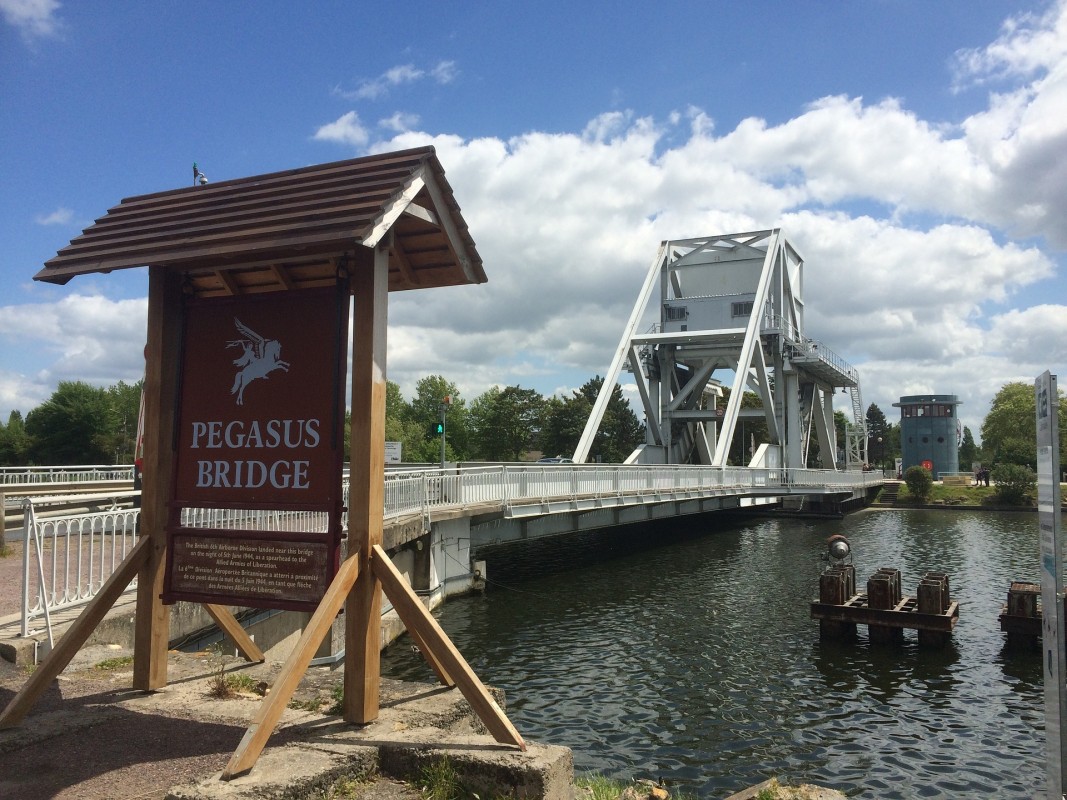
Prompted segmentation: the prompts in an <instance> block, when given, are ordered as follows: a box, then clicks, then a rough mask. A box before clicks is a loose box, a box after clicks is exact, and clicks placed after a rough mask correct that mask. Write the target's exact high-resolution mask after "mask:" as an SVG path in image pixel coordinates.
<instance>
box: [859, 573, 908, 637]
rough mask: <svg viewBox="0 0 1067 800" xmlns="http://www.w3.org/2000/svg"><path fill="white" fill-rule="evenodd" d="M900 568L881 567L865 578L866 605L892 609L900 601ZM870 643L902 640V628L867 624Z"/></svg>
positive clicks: (874, 607)
mask: <svg viewBox="0 0 1067 800" xmlns="http://www.w3.org/2000/svg"><path fill="white" fill-rule="evenodd" d="M900 597H901V592H900V570H897V569H891V568H886V567H883V568H882V569H879V570H878V571H877V572H876V573H874V574H873V575H872V576H871V577H870V578H869V579H868V580H867V606H868V608H873V609H880V610H884V609H889V610H891V609H893V608H895V607H896V605H897V604H898V603H899V602H900ZM867 632H868V634H869V635H870V638H871V642H872V643H876V642H877V643H883V644H891V643H894V642H900V641H903V640H904V629H903V628H892V627H889V626H888V625H868V626H867Z"/></svg>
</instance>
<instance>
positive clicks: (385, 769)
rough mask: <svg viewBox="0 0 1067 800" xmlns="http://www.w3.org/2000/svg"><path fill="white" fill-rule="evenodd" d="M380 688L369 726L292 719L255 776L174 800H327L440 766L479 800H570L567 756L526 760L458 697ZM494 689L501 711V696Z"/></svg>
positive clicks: (561, 751) (192, 789)
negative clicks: (365, 784)
mask: <svg viewBox="0 0 1067 800" xmlns="http://www.w3.org/2000/svg"><path fill="white" fill-rule="evenodd" d="M382 690H383V696H382V708H381V714H380V716H379V718H378V719H377V720H376V721H374V722H372V723H370V724H369V725H365V726H352V725H347V724H345V723H344V722H343V721H341V720H340V719H339V718H337V717H324V716H322V715H319V714H304V715H298V714H297V713H296V712H293V711H292V710H289V711H286V716H285V717H283V725H284V726H285V728H286V731H287V738H289V739H290V741H288V742H287V743H285V744H282V745H280V746H275V747H269V746H268V748H267V749H266V750H264V752H263V754H262V756H261V757H260V758H259V760H258V762H257V763H256V765H255V767H254V768H253V769H252V770H251V771H250V772H248V773H246V774H244V775H240V776H238V777H237V778H235V779H233V780H232V781H223V780H221V772H219V773H214V774H212V775H207V776H203V777H201V778H199V779H196V780H194V781H190V782H188V783H185V784H181V785H179V786H174V787H172V788H171V789H170V790H169V792H168V793H167V795H166V797H167V800H307V799H309V798H320V797H323V796H330V795H329V790H330V787H332V786H333V785H335V784H336V783H338V782H339V781H341V780H343V779H353V780H359V781H363V780H371V779H374V778H375V777H378V776H385V777H388V778H393V779H397V780H402V781H408V782H416V781H418V780H419V778H420V776H421V775H422V773H423V771H424V769H425V768H426V767H428V766H430V765H432V764H434V763H436V762H438V761H440V760H441V759H445V760H447V762H448V764H449V765H450V766H451V768H452V769H453V770H455V773H456V775H457V777H458V780H459V781H460V782H462V784H463V785H464V787H466V788H467V789H469V790H470V791H472V792H475V793H477V794H478V796H480V797H485V798H493V797H509V798H515V800H526V799H530V800H533V798H545V800H571V798H572V795H573V789H572V783H573V778H574V762H573V757H572V754H571V751H570V750H569V749H568V748H565V747H557V746H552V745H541V744H537V743H528V744H527V750H526V751H525V752H519V751H518V750H515V749H514V748H513V747H509V746H506V745H501V744H498V743H497V742H495V741H494V740H493V739H492V738H491V737H489V736H488V735H486V734H485V733H484V728H482V726H481V724H480V723H479V722H478V720H477V719H476V718H475V717H474V716H473V714H472V712H471V709H470V706H469V705H468V704H467V702H466V701H465V700H464V699H463V697H462V695H460V694H459V692H458V691H457V690H455V689H452V690H447V689H444V688H443V687H440V686H431V685H428V684H410V683H400V682H396V681H383V685H382ZM492 691H493V694H494V697H496V698H497V699H498V701H499V702H500V703H501V704H503V695H502V693H500V692H499V691H496V690H492ZM155 702H174V700H173V699H171V700H169V701H167V700H164V699H163V698H156V699H155V701H153V699H150V698H143V699H142V700H140V701H138V705H140V706H142V707H146V706H152V705H154V704H155ZM212 705H213V706H214V707H215V708H216V709H217V712H216V716H221V715H227V716H229V715H230V714H232V713H240V712H241V710H242V707H245V708H246V707H247V705H246V704H245V703H242V702H241V701H230V702H223V703H213V704H212ZM245 713H247V712H245ZM298 717H299V718H298ZM286 720H288V724H286ZM294 739H295V740H294ZM372 796H373V795H372Z"/></svg>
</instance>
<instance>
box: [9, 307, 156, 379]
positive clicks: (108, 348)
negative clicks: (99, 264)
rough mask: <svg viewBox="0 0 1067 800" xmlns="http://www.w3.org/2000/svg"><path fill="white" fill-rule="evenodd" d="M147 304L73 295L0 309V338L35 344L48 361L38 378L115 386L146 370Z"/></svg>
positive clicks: (138, 376)
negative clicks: (43, 352)
mask: <svg viewBox="0 0 1067 800" xmlns="http://www.w3.org/2000/svg"><path fill="white" fill-rule="evenodd" d="M147 313H148V302H147V300H145V299H135V300H109V299H108V298H106V297H103V296H102V295H82V294H72V295H68V296H67V297H64V298H63V299H62V300H60V301H58V302H55V303H34V304H27V305H20V306H3V307H0V339H7V340H10V341H11V342H21V343H25V342H31V341H32V342H35V343H39V344H40V345H42V346H43V347H44V349H45V350H46V351H47V352H48V353H49V354H50V355H51V358H52V362H51V363H50V364H49V366H48V367H47V369H46V370H45V372H44V373H42V374H41V375H39V376H38V377H40V378H42V379H43V378H47V379H49V380H51V381H60V380H84V381H90V382H100V383H114V382H116V381H118V380H126V381H131V380H139V379H140V377H141V373H142V372H143V371H144V355H143V353H144V344H145V325H146V323H147Z"/></svg>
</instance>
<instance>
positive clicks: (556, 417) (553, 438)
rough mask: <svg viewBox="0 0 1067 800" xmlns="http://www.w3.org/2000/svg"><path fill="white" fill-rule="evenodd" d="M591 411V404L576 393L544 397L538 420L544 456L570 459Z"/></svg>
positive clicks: (583, 396)
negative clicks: (543, 410) (540, 418)
mask: <svg viewBox="0 0 1067 800" xmlns="http://www.w3.org/2000/svg"><path fill="white" fill-rule="evenodd" d="M592 411H593V404H592V403H590V402H589V400H588V399H587V398H586V397H585V395H583V394H581V393H579V392H575V393H574V394H573V395H571V396H570V397H550V398H548V399H547V400H546V401H545V413H544V419H543V420H542V423H541V441H540V442H539V447H540V449H541V452H543V453H544V454H545V455H546V456H564V457H566V458H570V456H571V454H572V453H573V452H574V449H575V448H576V447H577V446H578V441H579V440H580V439H581V438H582V431H584V430H585V425H586V423H587V422H588V421H589V414H590V413H592Z"/></svg>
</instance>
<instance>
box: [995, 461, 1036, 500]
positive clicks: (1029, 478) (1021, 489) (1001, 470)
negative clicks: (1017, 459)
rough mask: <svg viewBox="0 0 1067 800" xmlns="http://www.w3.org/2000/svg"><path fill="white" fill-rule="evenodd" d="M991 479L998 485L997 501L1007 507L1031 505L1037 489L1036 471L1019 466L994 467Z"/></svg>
mask: <svg viewBox="0 0 1067 800" xmlns="http://www.w3.org/2000/svg"><path fill="white" fill-rule="evenodd" d="M990 477H991V478H992V479H993V483H994V484H996V489H997V491H996V497H997V501H998V502H1000V503H1005V504H1007V505H1013V506H1017V505H1023V504H1024V503H1029V502H1030V499H1031V495H1032V494H1033V492H1034V491H1035V490H1036V489H1037V476H1036V475H1035V474H1034V471H1033V470H1032V469H1030V468H1029V467H1021V466H1019V465H1018V464H1004V465H1002V466H999V467H994V468H993V472H992V473H991V475H990Z"/></svg>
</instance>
